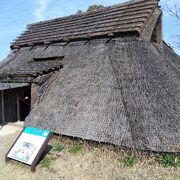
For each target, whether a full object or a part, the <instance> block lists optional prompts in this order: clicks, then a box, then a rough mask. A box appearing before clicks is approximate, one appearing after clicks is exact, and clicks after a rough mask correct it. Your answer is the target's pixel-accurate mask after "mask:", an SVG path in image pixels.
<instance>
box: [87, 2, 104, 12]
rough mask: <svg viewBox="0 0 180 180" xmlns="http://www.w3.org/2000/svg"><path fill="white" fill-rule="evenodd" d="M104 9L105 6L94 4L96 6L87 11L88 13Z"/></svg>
mask: <svg viewBox="0 0 180 180" xmlns="http://www.w3.org/2000/svg"><path fill="white" fill-rule="evenodd" d="M103 7H104V6H103V5H101V4H100V5H96V4H94V5H91V6H89V7H88V9H87V10H86V12H91V11H95V10H97V9H101V8H103Z"/></svg>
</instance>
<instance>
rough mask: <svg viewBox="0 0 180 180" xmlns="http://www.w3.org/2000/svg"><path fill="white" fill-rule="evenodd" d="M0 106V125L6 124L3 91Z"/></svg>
mask: <svg viewBox="0 0 180 180" xmlns="http://www.w3.org/2000/svg"><path fill="white" fill-rule="evenodd" d="M1 105H2V123H3V124H5V123H6V117H5V107H4V91H1Z"/></svg>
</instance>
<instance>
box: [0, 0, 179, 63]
mask: <svg viewBox="0 0 180 180" xmlns="http://www.w3.org/2000/svg"><path fill="white" fill-rule="evenodd" d="M125 1H126V0H81V1H80V0H68V1H67V0H59V1H58V0H29V1H28V0H1V6H0V61H1V60H2V59H3V58H5V57H6V56H7V55H8V53H9V52H10V48H9V47H10V43H11V42H12V41H13V40H14V39H15V38H16V37H17V36H18V35H20V33H22V32H23V31H24V30H25V28H26V25H27V24H29V23H34V22H37V21H42V20H47V19H52V18H57V17H62V16H67V15H71V14H75V13H76V12H77V11H78V10H79V9H81V10H83V11H85V10H86V9H87V7H88V6H89V5H92V4H102V5H104V6H108V5H113V4H117V3H121V2H125ZM174 1H176V3H177V4H178V6H179V7H180V0H174ZM165 2H166V0H161V5H162V7H164V5H165ZM167 2H168V3H170V4H172V2H173V0H167ZM177 33H180V22H179V24H178V22H177V21H176V19H175V18H173V17H172V16H170V15H169V14H168V13H166V12H164V16H163V36H164V39H165V41H166V42H167V43H169V44H171V45H172V46H173V47H174V49H175V50H176V52H177V53H178V54H180V49H178V48H177V47H176V43H175V42H176V39H174V38H172V36H173V35H174V34H177Z"/></svg>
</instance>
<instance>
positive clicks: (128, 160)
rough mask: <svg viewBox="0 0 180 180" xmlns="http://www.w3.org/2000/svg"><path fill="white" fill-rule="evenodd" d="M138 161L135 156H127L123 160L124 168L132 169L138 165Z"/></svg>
mask: <svg viewBox="0 0 180 180" xmlns="http://www.w3.org/2000/svg"><path fill="white" fill-rule="evenodd" d="M136 161H137V159H136V158H135V157H133V156H125V157H124V158H123V160H122V162H123V164H124V166H127V167H132V166H134V164H135V163H136Z"/></svg>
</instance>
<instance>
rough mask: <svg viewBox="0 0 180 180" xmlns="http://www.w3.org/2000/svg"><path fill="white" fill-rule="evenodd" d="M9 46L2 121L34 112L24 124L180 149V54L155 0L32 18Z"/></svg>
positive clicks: (1, 72) (2, 68)
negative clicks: (164, 30)
mask: <svg viewBox="0 0 180 180" xmlns="http://www.w3.org/2000/svg"><path fill="white" fill-rule="evenodd" d="M11 49H12V51H11V53H10V54H9V56H8V57H7V58H6V59H5V60H4V61H3V63H2V64H1V65H0V82H1V85H0V89H1V99H0V101H1V102H2V103H1V105H0V106H1V108H0V109H1V110H2V113H1V119H2V120H3V121H7V120H9V119H12V120H18V119H23V117H25V115H26V116H27V115H28V114H29V115H28V116H27V117H26V120H25V125H26V126H33V127H38V128H43V129H50V130H52V131H53V132H55V133H58V134H63V135H67V136H72V137H80V138H83V139H87V140H94V141H99V142H108V143H112V144H115V145H120V146H124V147H128V148H134V149H141V150H151V151H159V152H179V151H180V79H179V78H180V71H179V68H180V63H179V62H180V57H179V56H178V55H177V54H175V53H174V52H173V50H172V49H171V48H170V47H169V46H168V45H167V44H166V43H165V42H164V41H163V40H162V11H161V10H160V8H159V6H158V2H157V1H156V0H134V1H129V2H126V3H122V4H119V5H115V6H111V7H106V8H102V9H99V10H96V11H93V12H89V13H82V14H77V15H73V16H68V17H63V18H57V19H53V20H48V21H43V22H39V23H35V24H30V25H28V26H27V30H26V31H25V32H23V33H22V34H21V35H20V36H19V37H18V38H17V39H16V40H15V41H14V42H13V43H12V45H11ZM5 87H6V88H5ZM7 87H9V88H7ZM22 92H23V93H22ZM9 96H12V97H14V96H15V97H16V98H14V100H13V98H8V97H9ZM30 97H31V98H30ZM28 99H29V100H28ZM27 100H28V102H27ZM12 102H13V103H12ZM22 102H24V103H25V104H29V107H26V108H25V107H24V105H25V104H24V105H23V104H22ZM4 104H6V106H4ZM7 108H8V111H10V109H12V111H13V110H14V109H15V110H14V111H13V113H11V112H8V111H7ZM23 108H24V109H23ZM24 111H25V112H24ZM29 112H30V113H29ZM23 113H24V114H23ZM10 114H11V118H10V117H9V115H10ZM7 116H8V118H7Z"/></svg>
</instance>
